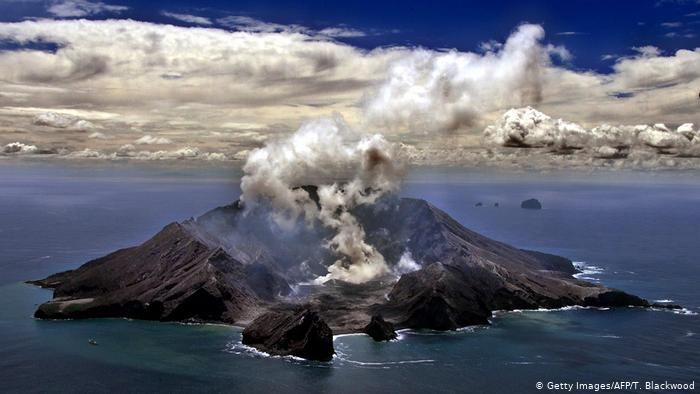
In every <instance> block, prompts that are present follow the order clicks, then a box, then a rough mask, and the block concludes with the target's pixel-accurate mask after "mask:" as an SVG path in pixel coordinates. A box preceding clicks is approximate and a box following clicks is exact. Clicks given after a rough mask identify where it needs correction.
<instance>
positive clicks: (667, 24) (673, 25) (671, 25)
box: [661, 22, 683, 29]
mask: <svg viewBox="0 0 700 394" xmlns="http://www.w3.org/2000/svg"><path fill="white" fill-rule="evenodd" d="M661 26H662V27H665V28H668V29H673V28H676V27H681V26H683V23H681V22H664V23H662V24H661Z"/></svg>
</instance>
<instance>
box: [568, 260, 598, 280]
mask: <svg viewBox="0 0 700 394" xmlns="http://www.w3.org/2000/svg"><path fill="white" fill-rule="evenodd" d="M573 264H574V268H576V269H577V270H579V271H580V272H578V273H576V274H574V275H573V277H574V278H576V279H581V280H591V281H600V279H598V278H596V277H595V276H594V275H599V274H602V273H603V272H604V271H605V269H604V268H602V267H597V266H595V265H589V264H586V263H585V262H584V261H574V262H573Z"/></svg>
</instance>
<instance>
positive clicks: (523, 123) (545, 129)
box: [484, 107, 587, 148]
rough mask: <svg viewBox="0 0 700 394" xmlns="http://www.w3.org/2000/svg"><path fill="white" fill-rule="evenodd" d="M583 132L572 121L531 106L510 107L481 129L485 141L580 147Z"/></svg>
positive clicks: (505, 143)
mask: <svg viewBox="0 0 700 394" xmlns="http://www.w3.org/2000/svg"><path fill="white" fill-rule="evenodd" d="M586 134H587V131H586V130H585V129H584V128H583V127H581V126H580V125H578V124H576V123H571V122H567V121H564V120H562V119H552V118H551V117H549V116H547V115H545V114H543V113H542V112H539V111H537V110H535V109H533V108H532V107H526V108H518V109H510V110H508V111H506V112H505V113H504V114H503V116H502V117H501V119H500V120H499V122H498V123H496V124H495V125H491V126H488V127H487V128H486V130H485V131H484V137H485V138H486V140H487V141H489V142H491V143H495V144H497V145H502V146H511V147H523V148H530V147H544V146H557V147H561V148H566V147H580V146H581V144H582V143H584V142H583V139H584V138H585V136H586Z"/></svg>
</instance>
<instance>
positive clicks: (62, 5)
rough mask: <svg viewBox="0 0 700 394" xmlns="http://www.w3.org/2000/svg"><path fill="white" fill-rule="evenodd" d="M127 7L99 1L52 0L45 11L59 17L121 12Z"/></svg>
mask: <svg viewBox="0 0 700 394" xmlns="http://www.w3.org/2000/svg"><path fill="white" fill-rule="evenodd" d="M128 9H129V7H125V6H121V5H112V4H105V3H103V2H101V1H94V2H93V1H87V0H60V1H55V2H53V3H52V4H51V5H50V6H49V8H48V9H47V11H48V12H49V13H50V14H53V15H55V16H57V17H59V18H79V17H85V16H90V15H98V14H103V13H121V12H124V11H126V10H128Z"/></svg>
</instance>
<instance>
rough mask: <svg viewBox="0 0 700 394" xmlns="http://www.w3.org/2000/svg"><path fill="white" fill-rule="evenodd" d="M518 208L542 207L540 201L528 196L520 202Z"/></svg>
mask: <svg viewBox="0 0 700 394" xmlns="http://www.w3.org/2000/svg"><path fill="white" fill-rule="evenodd" d="M520 208H522V209H532V210H540V209H542V203H541V202H540V201H539V200H537V199H536V198H530V199H528V200H525V201H523V202H521V203H520Z"/></svg>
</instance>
